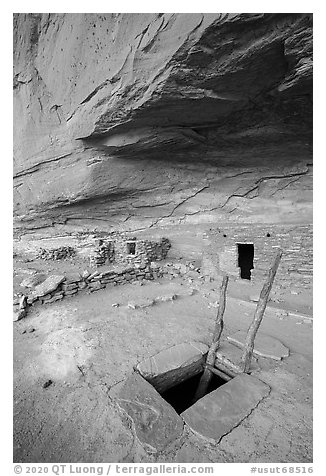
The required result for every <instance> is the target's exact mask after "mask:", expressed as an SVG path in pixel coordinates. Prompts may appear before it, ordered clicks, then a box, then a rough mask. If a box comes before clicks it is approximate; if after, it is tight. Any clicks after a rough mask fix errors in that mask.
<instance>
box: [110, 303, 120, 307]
mask: <svg viewBox="0 0 326 476" xmlns="http://www.w3.org/2000/svg"><path fill="white" fill-rule="evenodd" d="M119 306H120V304H119V303H118V302H114V303H113V304H112V307H119Z"/></svg>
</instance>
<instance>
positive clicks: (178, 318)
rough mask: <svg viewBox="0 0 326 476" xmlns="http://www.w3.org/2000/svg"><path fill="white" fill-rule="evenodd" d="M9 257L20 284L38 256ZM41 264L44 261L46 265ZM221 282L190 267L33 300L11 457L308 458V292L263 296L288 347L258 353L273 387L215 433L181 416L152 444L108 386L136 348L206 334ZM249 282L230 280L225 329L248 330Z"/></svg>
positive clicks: (153, 348) (23, 324) (18, 327)
mask: <svg viewBox="0 0 326 476" xmlns="http://www.w3.org/2000/svg"><path fill="white" fill-rule="evenodd" d="M16 265H17V266H16V270H18V271H16V276H15V286H16V291H17V290H18V291H19V282H20V281H21V279H22V277H24V276H25V277H26V276H28V275H29V274H31V272H33V271H32V270H33V269H34V270H35V269H38V270H40V267H41V264H40V263H37V262H35V261H34V262H31V263H22V262H18V263H16ZM46 266H47V267H48V268H49V269H47V270H46V271H47V273H49V272H51V269H50V268H51V266H52V264H51V263H50V264H49V263H47V264H46ZM58 266H59V267H60V266H61V267H62V271H63V268H65V269H67V267H68V268H70V269H71V268H76V267H78V263H75V264H73V263H70V264H69V265H68V264H67V263H66V262H65V263H63V264H58V263H55V264H53V267H54V268H55V269H52V271H59V269H58ZM43 268H44V262H43ZM218 287H219V283H218V282H216V281H212V282H208V283H205V284H202V283H200V282H199V281H196V280H188V279H187V278H175V279H172V280H169V279H163V278H162V279H160V280H159V281H152V282H147V283H146V284H144V285H142V286H140V285H139V284H128V285H121V286H111V287H107V288H106V289H103V290H100V291H97V292H94V293H92V294H89V293H88V292H86V291H83V292H82V293H78V295H76V296H74V297H71V298H65V299H64V300H63V301H61V302H57V303H53V304H50V305H44V306H35V307H34V308H32V309H31V310H30V311H29V313H28V316H27V317H26V318H24V319H22V320H21V321H19V322H16V323H14V461H15V462H97V463H100V462H196V463H201V462H274V463H276V462H293V463H299V462H311V461H312V320H311V318H309V314H310V315H311V313H312V308H311V302H310V301H311V297H310V296H305V295H304V294H300V295H299V296H295V295H291V293H289V295H288V298H286V296H285V297H284V296H283V297H282V302H274V303H270V304H269V306H268V308H267V310H266V313H265V317H264V321H263V323H262V326H261V332H263V333H265V334H268V335H270V336H273V337H275V338H277V339H279V340H280V341H281V342H282V343H283V344H284V345H286V346H287V347H288V348H289V349H290V356H289V357H288V358H286V359H284V360H283V361H275V360H271V359H266V358H259V360H258V362H259V365H260V370H259V371H256V372H255V375H256V376H258V377H259V378H260V379H261V380H263V381H264V382H266V383H267V384H268V385H269V386H270V387H271V389H272V390H271V393H270V395H269V396H268V397H266V398H265V399H263V400H262V401H261V402H260V404H259V405H258V406H257V407H256V408H255V409H254V411H252V413H251V414H250V415H249V416H248V417H247V418H245V419H244V420H243V421H242V422H241V424H239V425H238V426H237V427H236V428H234V429H233V430H232V431H231V432H230V433H228V434H227V435H225V436H224V437H223V438H222V440H221V441H220V443H219V444H216V445H214V444H211V443H209V442H207V441H205V440H204V439H202V438H200V437H199V436H196V435H194V434H192V433H191V431H190V430H189V429H187V428H186V427H185V430H184V433H183V436H182V438H181V439H180V440H178V441H175V443H173V444H172V445H170V447H169V448H166V449H165V450H164V451H163V452H161V453H156V454H153V453H147V452H146V451H145V449H144V448H143V447H142V446H141V445H140V443H139V441H138V440H137V438H136V436H135V434H134V430H133V428H132V427H131V425H130V422H129V420H128V419H126V417H125V415H124V413H123V412H122V411H121V409H120V407H119V406H118V405H117V404H116V402H115V400H114V399H112V398H111V397H110V396H109V390H110V389H111V388H112V386H114V385H115V384H117V383H118V382H121V381H122V380H124V379H125V378H126V377H127V376H128V375H130V373H131V372H132V369H133V366H134V365H135V364H136V363H137V362H139V361H141V360H142V359H144V358H146V357H148V356H150V355H153V354H155V353H157V352H159V351H161V350H162V349H164V348H166V347H169V346H171V345H174V344H178V343H181V342H185V341H189V340H197V341H202V342H205V343H209V338H210V335H211V334H210V333H211V331H212V329H213V325H214V317H215V315H216V306H217V303H218ZM191 289H194V290H195V291H194V294H193V295H189V291H190V290H191ZM252 291H253V289H252V287H251V288H250V289H249V288H248V286H238V285H236V284H234V283H230V287H229V292H228V300H227V308H226V313H225V324H226V327H225V330H224V333H223V336H224V338H225V337H226V336H227V335H231V334H232V333H234V332H236V331H238V330H247V328H248V326H249V323H250V322H251V319H252V317H253V314H254V311H255V306H256V304H255V303H253V302H250V300H249V295H250V293H252ZM170 294H177V295H178V298H177V299H176V300H175V301H173V302H171V301H170V302H161V303H156V304H155V305H153V306H151V307H148V308H146V309H136V310H134V309H130V308H128V306H127V304H128V302H130V301H137V300H139V299H141V298H143V297H144V298H155V297H158V296H165V295H170ZM113 304H114V305H115V306H113ZM117 304H119V306H116V305H117ZM50 381H51V382H52V383H51V384H50V385H49V383H50Z"/></svg>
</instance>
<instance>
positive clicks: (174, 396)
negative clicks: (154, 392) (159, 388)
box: [160, 372, 227, 415]
mask: <svg viewBox="0 0 326 476" xmlns="http://www.w3.org/2000/svg"><path fill="white" fill-rule="evenodd" d="M202 374H203V372H201V373H199V374H196V375H194V376H192V377H190V378H189V379H187V380H184V381H183V382H181V383H178V384H177V385H175V386H174V387H171V388H169V389H168V390H165V392H160V394H161V397H162V398H164V400H165V401H167V402H168V403H169V404H170V405H171V406H172V407H173V408H174V409H175V411H176V412H177V413H178V414H179V415H180V413H182V412H184V411H185V410H187V408H189V407H191V406H192V405H193V404H194V403H196V401H195V400H194V398H195V393H196V390H197V388H198V384H199V381H200V378H201V376H202ZM225 383H227V380H224V379H223V378H221V377H219V376H217V375H214V374H213V375H212V378H211V381H210V383H209V386H208V388H207V391H206V393H205V395H208V394H209V393H211V392H213V390H216V389H217V388H219V387H221V386H222V385H224V384H225Z"/></svg>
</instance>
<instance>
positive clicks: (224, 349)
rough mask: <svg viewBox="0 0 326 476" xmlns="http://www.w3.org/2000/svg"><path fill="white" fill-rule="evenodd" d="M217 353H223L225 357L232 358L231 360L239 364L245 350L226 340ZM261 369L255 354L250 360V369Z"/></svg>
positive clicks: (251, 370)
mask: <svg viewBox="0 0 326 476" xmlns="http://www.w3.org/2000/svg"><path fill="white" fill-rule="evenodd" d="M217 353H218V354H221V355H222V356H223V357H226V358H227V359H229V360H231V362H233V363H234V364H235V365H238V366H239V365H240V362H241V357H242V353H243V350H242V349H241V348H240V347H237V346H236V345H235V344H233V343H231V342H228V341H226V342H222V343H221V345H220V347H219V348H218V351H217ZM216 364H217V362H216ZM259 369H260V367H259V365H258V362H257V358H256V357H255V356H254V355H253V356H252V359H251V362H250V369H249V371H250V372H253V371H254V370H259Z"/></svg>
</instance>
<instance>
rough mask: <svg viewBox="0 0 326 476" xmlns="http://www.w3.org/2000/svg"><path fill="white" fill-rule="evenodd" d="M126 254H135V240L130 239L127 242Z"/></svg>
mask: <svg viewBox="0 0 326 476" xmlns="http://www.w3.org/2000/svg"><path fill="white" fill-rule="evenodd" d="M127 254H128V255H135V254H136V242H135V241H130V242H129V243H127Z"/></svg>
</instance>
